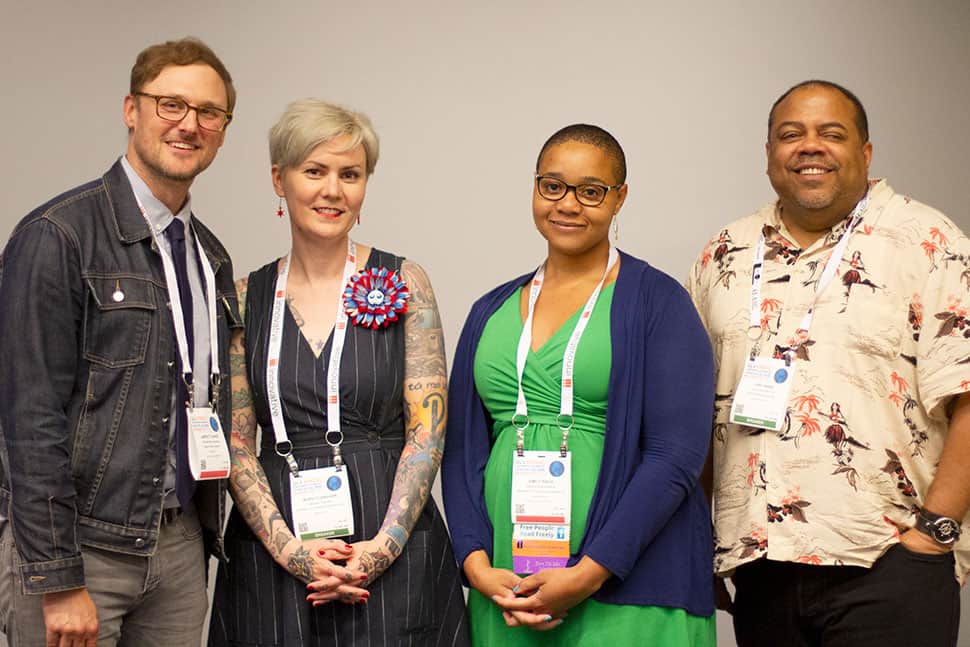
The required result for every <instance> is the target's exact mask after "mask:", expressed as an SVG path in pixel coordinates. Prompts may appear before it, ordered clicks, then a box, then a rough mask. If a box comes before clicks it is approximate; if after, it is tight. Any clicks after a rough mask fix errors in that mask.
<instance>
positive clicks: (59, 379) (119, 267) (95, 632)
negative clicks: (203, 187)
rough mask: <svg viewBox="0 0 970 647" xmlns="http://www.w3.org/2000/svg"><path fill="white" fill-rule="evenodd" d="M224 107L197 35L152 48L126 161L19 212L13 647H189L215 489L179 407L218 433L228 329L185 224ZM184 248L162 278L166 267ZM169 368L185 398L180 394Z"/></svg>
mask: <svg viewBox="0 0 970 647" xmlns="http://www.w3.org/2000/svg"><path fill="white" fill-rule="evenodd" d="M234 103H235V90H234V89H233V85H232V79H231V77H230V75H229V73H228V71H226V68H225V67H224V66H223V64H222V62H221V61H220V60H219V59H218V57H216V55H215V54H214V53H213V52H212V50H210V49H209V48H208V47H207V46H206V45H204V44H203V43H201V42H200V41H197V40H194V39H183V40H180V41H172V42H167V43H163V44H160V45H154V46H152V47H149V48H147V49H146V50H144V51H143V52H141V54H140V55H139V56H138V59H137V61H136V62H135V66H134V67H133V68H132V72H131V88H130V93H129V94H128V95H127V96H126V97H125V99H124V121H125V125H126V126H127V127H128V147H127V151H126V153H125V155H124V156H123V157H122V158H121V159H119V160H118V161H117V162H116V163H115V164H114V165H113V166H112V167H111V168H110V169H109V170H108V172H107V173H105V175H104V176H103V177H102V178H100V179H98V180H95V181H93V182H90V183H88V184H85V185H83V186H80V187H77V188H74V189H71V190H70V191H68V192H66V193H64V194H62V195H60V196H58V197H57V198H54V199H53V200H51V201H50V202H48V203H47V204H44V205H42V206H41V207H39V208H38V209H36V210H34V211H33V212H32V213H30V214H29V215H28V216H27V217H26V218H24V219H23V220H22V221H21V222H20V223H19V224H18V225H17V227H16V229H15V230H14V232H13V234H12V235H11V237H10V240H9V242H8V243H7V246H6V248H5V249H4V251H3V255H2V257H0V358H2V359H0V403H2V405H0V432H2V436H3V441H4V442H3V445H2V448H0V449H2V452H0V453H2V470H0V526H2V527H3V531H2V535H0V622H2V628H3V631H4V632H5V633H6V634H7V640H8V641H9V642H10V644H11V646H12V647H16V646H18V645H31V646H33V645H39V644H43V643H44V641H45V640H46V643H47V644H48V645H61V646H64V645H94V644H95V641H96V640H97V644H98V645H114V644H116V643H119V642H120V643H122V644H129V645H166V646H174V645H192V647H196V646H197V645H199V644H200V642H201V630H202V624H203V622H204V619H205V612H206V594H205V578H206V560H207V559H208V555H210V554H213V553H214V554H216V555H217V556H221V553H222V521H223V518H224V512H225V511H224V506H225V493H226V485H225V483H226V482H225V480H224V479H221V480H200V481H195V480H194V479H193V478H192V477H191V470H188V469H187V465H188V463H187V462H185V455H186V454H185V453H184V452H185V447H186V446H187V443H186V442H184V439H185V438H186V435H185V434H186V432H185V430H186V429H187V428H188V427H187V426H183V427H182V431H181V432H180V433H176V428H177V425H176V421H178V420H179V416H180V415H181V416H183V417H182V418H181V421H182V422H179V423H178V424H182V425H185V424H186V421H187V418H186V417H184V416H186V413H185V412H186V400H189V399H191V400H192V402H191V405H192V406H193V408H195V407H204V406H207V405H211V406H212V409H213V412H214V413H217V414H218V416H219V418H220V419H221V421H222V424H223V429H225V430H228V427H229V389H228V384H229V381H228V380H220V375H225V374H226V373H228V339H229V335H230V329H232V328H235V327H238V326H240V325H241V324H240V320H239V315H238V311H237V300H236V293H235V290H234V288H233V283H232V265H231V263H230V261H229V257H228V255H227V253H226V251H225V249H224V248H223V247H222V245H221V244H220V243H219V241H218V240H217V239H216V238H215V236H214V235H213V234H212V233H211V232H210V231H209V230H208V229H206V228H205V227H204V226H203V225H202V224H201V223H200V222H199V221H198V220H197V219H196V218H195V217H194V215H193V214H192V213H191V208H190V204H189V186H190V185H191V184H192V180H193V179H194V178H195V176H196V175H198V174H199V173H201V172H202V171H203V170H205V169H206V168H207V167H208V166H209V164H210V163H211V162H212V160H213V159H214V158H215V156H216V153H217V152H218V150H219V147H220V146H221V145H222V142H223V139H224V137H225V130H226V126H227V125H228V123H229V121H230V119H231V117H232V109H233V105H234ZM176 220H177V221H179V222H177V223H176V222H175V221H176ZM176 229H177V230H178V232H179V233H178V234H176V233H174V232H175V230H176ZM183 236H184V249H185V250H186V251H185V252H181V249H182V244H183V243H182V242H181V241H182V237H183ZM178 254H180V255H179V256H178V258H180V259H182V261H181V262H182V265H181V273H179V274H178V275H177V277H178V280H177V281H175V283H177V284H178V285H177V286H175V285H172V281H171V280H167V279H166V272H165V271H163V255H165V256H166V258H167V259H172V258H176V255H178ZM200 254H201V255H200ZM203 256H204V257H203ZM185 259H187V260H185ZM206 265H207V266H208V267H206ZM209 268H211V270H212V273H213V274H212V275H210V276H214V281H213V282H212V286H211V288H207V287H206V286H207V285H208V283H209V282H208V281H207V280H206V270H208V269H209ZM168 276H169V277H170V278H171V277H173V276H176V275H175V274H173V273H172V272H171V271H170V272H169V273H168ZM211 292H214V297H215V308H214V310H215V313H214V322H215V327H214V328H212V327H211V323H212V322H211V321H210V316H211V315H212V312H210V310H212V308H211V307H210V304H211V303H213V301H212V300H211V299H207V296H209V295H210V294H211ZM173 296H174V297H177V298H175V301H177V302H178V303H180V304H181V306H182V307H181V308H180V309H181V310H183V311H184V312H185V313H186V314H184V315H183V316H182V317H181V320H182V321H183V322H185V329H186V335H185V338H186V340H187V341H186V342H184V343H182V345H181V347H180V346H179V344H178V343H177V342H176V334H175V332H174V330H175V325H174V322H175V321H176V319H175V318H174V317H173ZM175 310H176V311H178V310H179V309H175ZM212 330H214V331H215V333H216V334H215V336H216V337H217V338H216V339H212V336H213V335H212V333H211V332H210V331H212ZM180 348H181V350H180ZM193 356H194V359H192V358H193ZM182 357H188V358H190V359H189V360H188V363H190V364H191V367H190V368H189V369H186V371H185V373H186V374H189V372H190V371H191V375H192V376H194V378H193V379H192V380H191V383H193V384H194V390H193V389H190V388H188V386H185V387H183V386H181V385H180V382H181V381H182V380H183V371H182V370H181V369H182V364H183V362H182V360H181V358H182ZM216 361H217V362H218V364H217V365H216V364H215V362H216ZM216 368H217V370H216ZM176 393H180V394H182V396H181V397H180V398H178V401H177V398H176ZM182 398H185V400H183V399H182ZM224 433H228V432H227V431H226V432H224ZM176 438H182V439H183V442H181V443H180V444H181V447H182V449H181V450H179V449H178V448H177V447H176ZM179 451H182V452H183V453H182V454H179ZM186 474H188V478H186ZM176 486H177V487H176Z"/></svg>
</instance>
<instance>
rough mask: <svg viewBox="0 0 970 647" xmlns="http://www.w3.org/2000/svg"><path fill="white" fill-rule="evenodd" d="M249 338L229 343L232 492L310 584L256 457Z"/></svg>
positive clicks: (273, 547) (275, 551)
mask: <svg viewBox="0 0 970 647" xmlns="http://www.w3.org/2000/svg"><path fill="white" fill-rule="evenodd" d="M247 287H248V286H247V281H246V279H240V280H239V281H237V282H236V290H237V291H238V292H239V301H240V310H244V308H245V303H246V292H247ZM244 335H245V331H242V330H240V331H238V332H236V333H235V334H234V335H233V338H232V342H231V343H230V345H229V367H230V380H231V384H232V435H231V436H230V441H229V451H230V457H231V460H232V470H231V472H230V473H229V491H230V493H231V494H232V498H233V501H235V503H236V507H237V508H239V512H240V514H242V516H243V519H245V520H246V523H247V524H249V527H250V528H251V529H252V531H253V534H255V535H256V536H257V537H259V540H260V541H261V542H263V545H264V546H265V547H266V550H267V551H269V553H270V554H271V555H272V556H273V559H275V560H276V561H277V562H278V563H279V564H280V565H281V566H283V567H285V568H286V569H287V570H288V571H289V572H290V573H291V574H293V575H294V576H295V577H298V578H300V579H301V580H303V581H306V582H309V581H310V573H311V567H312V556H311V555H310V554H309V553H308V552H307V551H306V549H305V548H303V546H302V544H301V542H300V541H299V540H298V539H297V538H296V537H294V536H293V533H292V532H290V529H289V528H288V527H287V525H286V521H285V520H284V519H283V515H282V514H280V511H279V507H278V506H277V504H276V501H275V500H274V499H273V492H272V490H271V489H270V485H269V481H268V480H267V479H266V474H265V472H263V466H262V465H260V463H259V458H258V457H257V456H256V411H255V409H254V407H253V395H252V391H251V390H250V388H249V379H248V377H247V376H246V344H245V337H244ZM301 551H302V552H301Z"/></svg>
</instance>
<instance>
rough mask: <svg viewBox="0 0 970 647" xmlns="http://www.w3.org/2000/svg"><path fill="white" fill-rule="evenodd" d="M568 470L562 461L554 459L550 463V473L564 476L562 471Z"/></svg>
mask: <svg viewBox="0 0 970 647" xmlns="http://www.w3.org/2000/svg"><path fill="white" fill-rule="evenodd" d="M565 471H566V466H565V465H563V464H562V463H561V462H560V461H553V462H552V463H550V464H549V473H550V474H552V475H553V476H562V473H563V472H565Z"/></svg>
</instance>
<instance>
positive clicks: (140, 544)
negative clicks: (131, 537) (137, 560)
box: [135, 537, 145, 548]
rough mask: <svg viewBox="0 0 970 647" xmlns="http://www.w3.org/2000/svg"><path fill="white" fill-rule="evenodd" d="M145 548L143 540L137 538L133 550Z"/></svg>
mask: <svg viewBox="0 0 970 647" xmlns="http://www.w3.org/2000/svg"><path fill="white" fill-rule="evenodd" d="M144 546H145V540H144V539H142V538H141V537H139V538H138V539H136V540H135V548H143V547H144Z"/></svg>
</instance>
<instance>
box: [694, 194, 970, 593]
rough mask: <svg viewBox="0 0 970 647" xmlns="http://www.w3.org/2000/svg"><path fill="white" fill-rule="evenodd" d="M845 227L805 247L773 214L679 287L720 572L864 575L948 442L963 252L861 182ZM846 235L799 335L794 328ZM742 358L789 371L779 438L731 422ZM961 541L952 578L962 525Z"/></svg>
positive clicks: (959, 368)
mask: <svg viewBox="0 0 970 647" xmlns="http://www.w3.org/2000/svg"><path fill="white" fill-rule="evenodd" d="M847 226H848V220H846V221H843V222H840V223H838V224H836V225H835V226H834V227H832V229H831V230H830V231H829V232H828V233H827V234H826V235H825V236H824V237H822V238H821V239H820V240H818V241H816V242H815V243H813V244H812V245H810V246H808V247H806V248H804V249H802V248H800V247H799V245H798V244H797V243H796V242H794V238H793V237H792V236H791V235H790V234H789V233H788V230H787V229H786V228H785V226H784V223H783V222H782V219H781V217H780V215H779V213H778V210H777V205H776V204H770V205H767V206H766V207H764V208H762V209H760V210H758V211H757V212H756V213H754V214H752V215H751V216H748V217H747V218H743V219H741V220H738V221H736V222H734V223H732V224H730V225H728V226H727V227H725V228H724V229H722V230H721V231H720V232H719V233H718V234H717V236H715V238H714V239H712V240H711V241H710V242H709V243H708V244H707V245H706V246H705V248H704V250H703V251H702V253H701V255H700V257H699V258H698V260H697V262H696V263H695V265H694V267H693V269H692V271H691V274H690V277H689V279H688V282H687V288H688V291H689V292H690V293H691V296H692V297H693V299H694V303H695V305H696V306H697V308H698V311H699V312H700V314H701V318H702V320H703V321H704V324H705V326H706V327H707V330H708V332H709V334H710V336H711V341H712V344H713V347H714V352H715V362H716V365H717V367H718V374H717V389H716V391H717V394H716V398H715V403H714V404H715V406H714V417H713V421H712V423H713V426H712V431H713V439H714V440H713V442H714V451H713V455H714V493H713V494H714V517H715V542H716V545H715V569H716V570H717V571H718V572H719V573H721V574H729V573H731V572H732V571H733V569H734V568H736V567H737V566H738V565H740V564H743V563H745V562H748V561H751V560H754V559H758V558H759V557H765V556H766V557H769V558H771V559H774V560H782V561H792V562H799V563H804V564H848V565H858V566H870V565H871V564H872V563H873V562H874V561H875V560H877V559H878V558H879V557H880V556H881V555H882V554H883V553H884V552H885V551H886V550H887V549H888V548H889V547H890V546H891V545H892V544H893V543H895V542H897V541H898V537H899V533H900V532H901V531H902V530H905V529H906V528H908V527H910V526H912V525H913V522H914V520H915V513H916V511H917V510H918V507H919V505H920V504H921V502H922V496H923V495H925V493H926V491H927V490H928V488H929V485H930V483H931V482H932V480H933V475H934V473H935V470H936V465H937V463H938V462H939V458H940V453H941V452H942V449H943V443H944V440H945V439H946V433H947V419H946V414H945V407H946V405H947V403H948V402H949V401H950V399H951V398H952V397H953V396H955V395H958V394H960V393H963V392H966V391H970V242H968V240H967V238H966V237H965V236H964V234H963V233H962V232H961V231H960V230H959V229H958V228H957V227H956V226H955V225H954V224H953V223H952V222H950V220H948V219H947V218H946V217H945V216H943V215H942V214H940V213H939V212H937V211H935V210H933V209H931V208H930V207H927V206H926V205H923V204H920V203H919V202H917V201H915V200H912V199H910V198H908V197H906V196H902V195H899V194H897V193H896V192H895V191H893V189H892V188H891V187H890V186H889V185H888V183H887V182H886V181H885V180H880V181H873V182H871V183H870V202H869V206H868V207H867V208H866V211H865V212H864V213H863V214H862V219H861V221H860V223H859V225H858V226H857V227H856V229H855V230H854V231H852V232H847ZM762 232H764V233H765V236H766V245H765V247H766V249H765V259H764V261H765V262H764V266H763V268H762V276H763V278H762V293H761V294H762V300H761V312H760V316H761V337H760V339H759V340H758V341H757V342H752V340H751V339H749V337H748V334H747V332H748V331H747V328H748V320H749V312H748V308H749V304H750V285H751V273H752V265H753V262H754V250H755V248H756V244H757V240H758V236H759V235H760V234H761V233H762ZM847 233H848V235H850V236H851V238H850V239H849V242H848V244H847V246H846V250H845V253H844V256H843V258H842V259H840V263H839V265H838V269H837V272H836V275H835V277H834V278H833V280H832V281H831V283H830V284H829V285H828V287H827V289H826V290H825V291H824V292H823V293H822V294H821V295H819V298H818V302H817V303H816V304H815V310H814V318H813V321H812V325H811V330H807V331H806V330H799V329H798V327H799V324H800V322H801V320H802V317H803V316H804V314H805V312H806V311H807V310H808V308H810V307H812V304H813V302H814V299H815V289H816V287H817V286H818V283H819V279H820V277H821V275H822V270H823V268H824V267H825V264H826V262H827V261H828V258H829V256H830V254H831V252H832V249H833V248H834V247H835V245H836V244H837V243H838V242H839V240H840V239H841V238H842V236H844V235H846V234H847ZM755 330H757V328H755ZM752 352H755V353H757V354H759V355H762V356H770V357H776V358H779V359H786V360H788V361H790V362H791V367H792V369H793V375H794V379H793V384H792V387H791V392H790V399H789V402H788V412H787V415H786V417H785V420H784V423H783V425H782V428H781V429H780V430H779V431H777V432H770V431H764V430H762V429H755V428H752V427H746V426H742V425H735V424H732V423H731V422H730V420H729V416H730V409H731V405H732V402H733V398H734V390H735V388H736V387H737V383H738V381H739V379H740V376H741V372H742V369H743V367H744V362H745V361H747V358H748V357H749V356H750V354H751V353H752ZM967 525H968V524H967V523H966V522H965V523H964V528H965V530H966V529H967ZM963 537H964V538H963V539H962V540H961V541H960V543H959V544H958V546H957V548H956V558H957V560H956V561H957V576H958V577H959V578H960V579H961V580H962V579H963V576H964V575H965V574H966V572H967V568H968V566H970V550H968V548H970V530H967V531H966V532H965V533H964V535H963Z"/></svg>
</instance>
